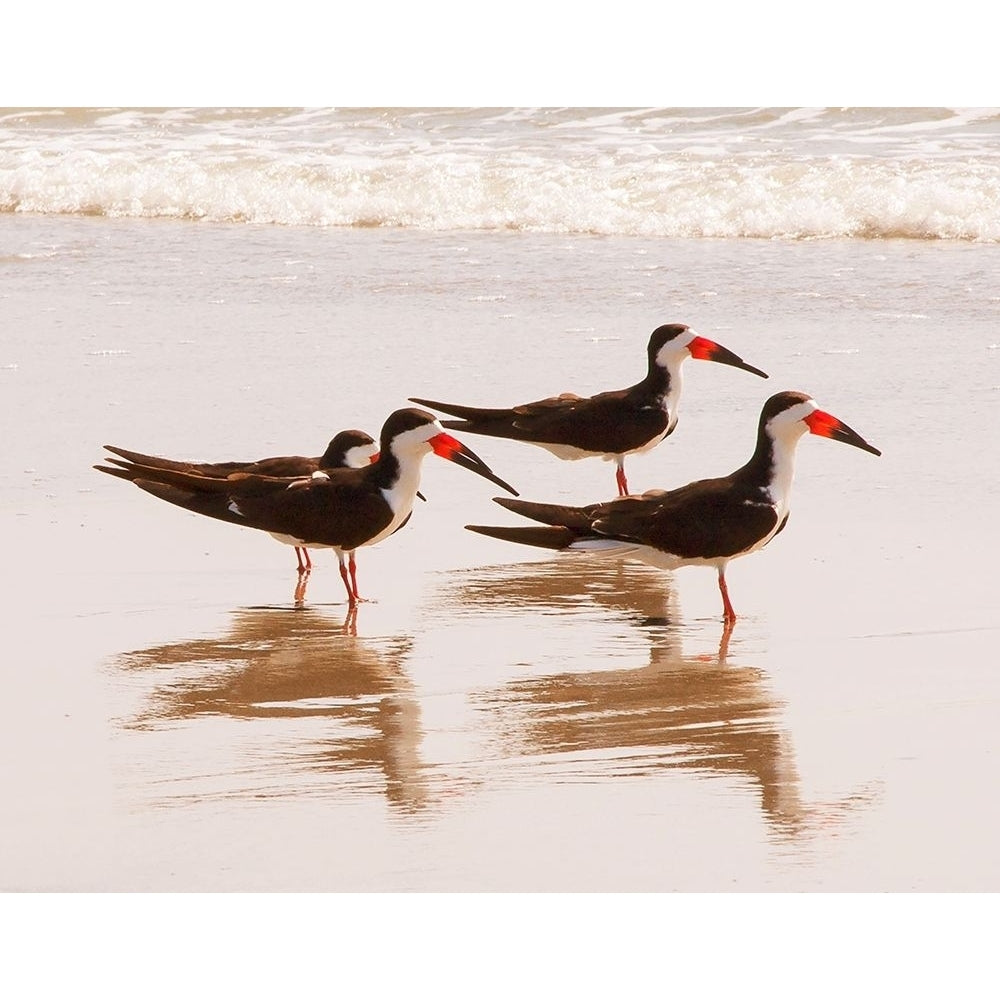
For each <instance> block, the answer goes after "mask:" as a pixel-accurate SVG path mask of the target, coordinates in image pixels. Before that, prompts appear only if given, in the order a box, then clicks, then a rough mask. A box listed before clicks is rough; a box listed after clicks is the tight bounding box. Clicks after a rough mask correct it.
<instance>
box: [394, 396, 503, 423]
mask: <svg viewBox="0 0 1000 1000" xmlns="http://www.w3.org/2000/svg"><path fill="white" fill-rule="evenodd" d="M410 402H411V403H416V404H417V405H418V406H426V407H427V408H428V409H429V410H440V411H441V412H442V413H448V414H450V415H451V416H453V417H460V418H461V419H462V420H463V421H464V420H467V421H469V422H470V423H472V424H477V423H482V422H488V421H491V420H502V419H504V418H509V417H510V410H509V409H487V408H484V407H481V406H460V405H459V404H457V403H438V402H436V401H435V400H433V399H417V397H416V396H411V397H410ZM442 425H443V426H444V427H456V428H458V429H462V428H463V427H464V428H465V429H466V430H470V431H471V430H472V428H471V427H466V425H465V424H464V423H455V422H454V421H451V422H448V423H445V422H444V421H442Z"/></svg>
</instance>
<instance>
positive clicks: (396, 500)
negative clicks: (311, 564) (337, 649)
mask: <svg viewBox="0 0 1000 1000" xmlns="http://www.w3.org/2000/svg"><path fill="white" fill-rule="evenodd" d="M431 452H433V453H435V454H437V455H440V456H441V457H442V458H445V459H447V460H448V461H450V462H454V463H455V464H456V465H460V466H462V468H465V469H468V470H469V471H470V472H475V473H476V474H477V475H480V476H482V477H484V478H485V479H489V480H490V481H491V482H493V483H496V484H497V485H498V486H500V487H501V488H503V489H505V490H506V491H507V492H508V493H512V494H513V495H514V496H517V490H515V489H514V488H513V487H512V486H510V485H508V484H507V483H505V482H504V481H503V480H502V479H500V478H499V477H498V476H496V475H495V474H494V473H493V472H492V471H491V470H490V468H489V466H487V465H486V463H485V462H483V460H482V459H481V458H479V456H478V455H476V454H475V453H474V452H473V451H472V450H471V449H469V448H467V447H466V446H465V445H464V444H462V443H461V442H460V441H457V440H456V439H455V438H453V437H452V436H451V435H450V434H448V433H446V432H445V430H444V429H443V428H442V426H441V424H440V423H439V422H438V420H437V418H436V417H435V416H434V415H433V414H432V413H428V412H427V411H426V410H418V409H413V408H409V409H403V410H396V411H395V412H394V413H392V414H390V416H389V417H388V419H387V420H386V422H385V424H384V425H383V427H382V433H381V437H380V446H379V458H378V461H376V462H373V463H371V464H370V465H367V466H365V467H364V468H361V469H329V470H321V471H316V472H314V473H313V474H312V475H311V476H309V477H304V478H294V479H289V478H284V477H278V476H262V475H258V474H254V473H244V472H238V473H234V474H232V475H230V476H228V477H227V478H225V479H218V478H213V477H210V476H201V475H197V474H194V473H190V472H183V471H177V470H173V469H162V468H153V467H148V466H142V465H132V466H130V467H129V468H128V469H122V468H120V467H115V468H107V467H105V466H100V465H97V466H94V468H96V469H98V470H99V471H101V472H107V473H110V474H111V475H115V476H118V477H119V478H126V479H130V480H131V481H132V482H134V483H135V485H136V486H138V487H139V488H140V489H143V490H145V491H146V492H147V493H152V494H153V496H156V497H159V498H160V499H161V500H166V501H168V502H169V503H172V504H175V505H177V506H178V507H183V508H185V509H186V510H190V511H193V512H194V513H197V514H204V515H206V516H207V517H214V518H217V519H218V520H221V521H228V522H229V523H230V524H239V525H242V526H244V527H248V528H257V529H259V530H261V531H266V532H268V533H269V534H271V535H273V536H274V537H275V538H278V539H279V540H281V541H284V542H285V543H286V544H288V545H295V546H299V547H301V548H331V549H333V550H334V551H335V552H336V553H337V559H338V561H339V563H340V575H341V578H342V579H343V581H344V586H345V587H346V588H347V596H348V602H349V604H350V605H351V607H354V606H355V605H356V604H357V603H358V601H359V600H360V599H361V598H360V597H359V595H358V585H357V576H356V567H355V562H354V551H355V550H356V549H358V548H360V547H361V546H363V545H374V544H376V543H377V542H380V541H382V539H384V538H388V536H389V535H391V534H392V533H393V532H394V531H396V530H398V529H399V528H401V527H402V526H403V525H404V524H405V523H406V521H407V520H408V519H409V517H410V514H411V513H412V510H413V502H414V500H415V498H416V496H417V487H418V486H419V485H420V467H421V464H422V462H423V459H424V457H425V456H426V455H429V454H431ZM122 473H125V475H124V476H123V475H122ZM347 560H349V566H348V563H347Z"/></svg>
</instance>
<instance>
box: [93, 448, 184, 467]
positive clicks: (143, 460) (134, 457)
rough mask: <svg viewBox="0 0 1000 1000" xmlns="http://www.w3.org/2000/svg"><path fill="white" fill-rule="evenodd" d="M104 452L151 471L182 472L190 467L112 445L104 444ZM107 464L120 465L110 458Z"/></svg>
mask: <svg viewBox="0 0 1000 1000" xmlns="http://www.w3.org/2000/svg"><path fill="white" fill-rule="evenodd" d="M104 447H105V450H107V451H110V452H113V453H114V454H115V455H117V456H118V457H119V458H124V459H125V460H126V461H128V462H131V463H132V464H133V465H145V466H148V467H149V468H151V469H177V470H178V471H183V470H184V469H186V468H189V467H190V464H191V463H190V462H175V461H174V460H173V459H170V458H160V457H159V456H158V455H143V454H142V452H139V451H129V450H128V449H127V448H118V447H116V446H115V445H113V444H106V445H105V446H104ZM107 461H109V462H114V463H115V465H121V464H122V463H121V462H119V461H118V460H117V459H114V458H110V459H107Z"/></svg>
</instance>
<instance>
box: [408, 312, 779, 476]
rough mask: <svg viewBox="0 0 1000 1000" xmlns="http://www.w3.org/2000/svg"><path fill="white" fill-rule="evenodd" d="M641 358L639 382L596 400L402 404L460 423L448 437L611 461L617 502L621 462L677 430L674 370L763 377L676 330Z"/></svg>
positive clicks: (664, 330) (659, 334) (661, 331)
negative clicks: (701, 365) (712, 369)
mask: <svg viewBox="0 0 1000 1000" xmlns="http://www.w3.org/2000/svg"><path fill="white" fill-rule="evenodd" d="M646 353H647V355H648V359H649V360H648V368H647V371H646V377H645V378H644V379H643V380H642V381H641V382H637V383H636V384H635V385H633V386H630V387H629V388H627V389H617V390H614V391H612V392H602V393H599V394H598V395H596V396H587V397H583V396H576V395H574V394H573V393H571V392H564V393H563V394H562V395H560V396H550V397H549V398H548V399H539V400H537V401H536V402H534V403H523V404H521V405H520V406H514V407H511V408H510V409H486V408H481V407H474V406H458V405H456V404H454V403H439V402H435V401H434V400H431V399H418V398H416V397H411V398H410V402H411V403H417V404H419V405H420V406H427V407H429V408H430V409H432V410H440V411H441V412H442V413H447V414H449V415H451V416H453V417H458V418H460V419H458V420H444V421H442V426H444V427H447V428H448V429H449V430H459V431H464V432H465V433H466V434H486V435H488V436H490V437H501V438H509V439H510V440H513V441H525V442H527V443H528V444H534V445H538V446H539V447H540V448H545V449H546V450H547V451H550V452H551V453H552V454H553V455H555V456H556V457H557V458H562V459H568V460H574V459H579V458H590V457H594V456H599V457H600V458H602V459H604V460H605V461H612V460H613V461H614V462H615V464H616V465H617V467H618V468H617V473H616V480H617V483H618V495H619V496H627V495H628V492H629V490H628V481H627V480H626V478H625V456H626V455H635V454H638V453H640V452H644V451H649V449H650V448H653V447H655V446H656V445H658V444H659V443H660V442H661V441H662V440H663V439H664V438H665V437H667V435H668V434H671V433H672V432H673V430H674V428H675V427H676V426H677V408H678V405H679V403H680V398H681V368H682V367H683V365H684V362H685V361H687V359H688V358H697V359H699V360H701V361H716V362H718V363H719V364H723V365H731V366H732V367H734V368H742V369H743V371H746V372H752V373H753V374H754V375H759V376H760V377H761V378H767V375H766V373H764V372H762V371H761V370H760V369H759V368H754V367H753V365H748V364H747V363H746V362H745V361H744V360H743V359H742V358H740V357H737V355H735V354H733V352H732V351H730V350H728V349H727V348H725V347H723V346H722V345H721V344H717V343H715V341H714V340H709V339H708V338H707V337H701V336H699V335H698V334H697V333H695V332H694V330H692V329H691V328H690V327H689V326H685V325H684V324H683V323H669V324H667V325H666V326H659V327H657V328H656V329H655V330H654V331H653V333H652V335H651V336H650V338H649V345H648V347H647V348H646Z"/></svg>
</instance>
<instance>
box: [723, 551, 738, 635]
mask: <svg viewBox="0 0 1000 1000" xmlns="http://www.w3.org/2000/svg"><path fill="white" fill-rule="evenodd" d="M719 592H720V593H721V594H722V610H723V617H724V619H725V622H726V624H727V625H730V626H731V625H732V624H733V623H734V622H735V621H736V612H735V611H733V605H732V602H731V601H730V600H729V588H728V587H727V586H726V567H725V566H720V567H719Z"/></svg>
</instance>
